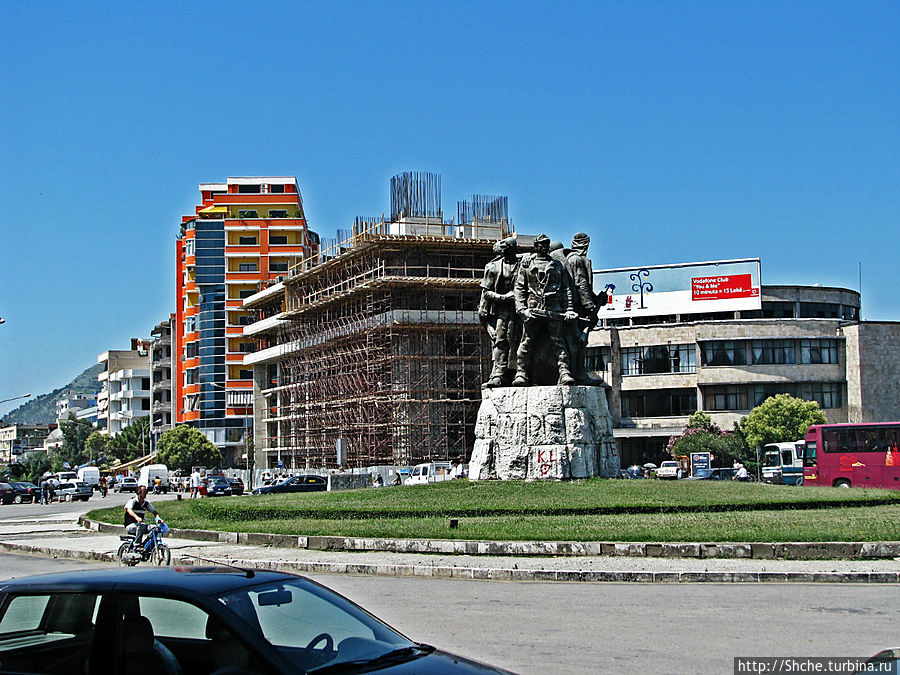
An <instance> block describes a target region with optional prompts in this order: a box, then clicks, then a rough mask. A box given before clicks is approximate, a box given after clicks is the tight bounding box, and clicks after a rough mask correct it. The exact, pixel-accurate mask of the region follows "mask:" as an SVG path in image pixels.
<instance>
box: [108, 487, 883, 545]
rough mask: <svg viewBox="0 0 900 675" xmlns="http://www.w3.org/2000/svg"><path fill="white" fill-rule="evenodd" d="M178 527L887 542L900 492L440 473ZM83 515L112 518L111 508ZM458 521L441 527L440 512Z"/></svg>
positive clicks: (193, 517)
mask: <svg viewBox="0 0 900 675" xmlns="http://www.w3.org/2000/svg"><path fill="white" fill-rule="evenodd" d="M160 510H161V511H162V514H163V516H164V518H165V519H166V521H167V522H168V523H169V525H171V526H173V527H179V528H190V529H208V530H228V531H238V532H271V533H277V534H304V535H337V536H357V537H385V538H387V537H393V538H433V539H484V540H516V541H532V540H534V541H539V540H557V541H732V542H740V541H885V540H897V539H900V491H894V490H861V489H855V488H854V489H851V490H845V489H838V488H806V487H794V486H781V485H762V484H757V483H740V484H738V483H718V482H705V481H677V482H676V481H671V482H665V481H646V480H641V481H628V480H605V479H591V480H585V481H575V482H565V483H560V482H550V481H547V482H531V483H525V482H517V481H505V482H499V481H498V482H469V481H459V480H458V481H449V482H447V483H438V484H434V485H427V486H415V487H385V488H378V489H374V488H368V489H362V490H349V491H342V492H330V493H329V492H320V493H310V494H294V495H272V496H264V497H252V496H244V497H222V498H215V499H201V500H182V501H179V502H165V503H163V504H162V505H161V509H160ZM93 517H96V518H97V519H99V520H103V521H106V522H120V521H121V519H122V514H121V509H102V510H99V511H95V512H93ZM449 517H454V518H458V519H459V527H458V528H456V529H453V530H451V529H449V527H448V519H449Z"/></svg>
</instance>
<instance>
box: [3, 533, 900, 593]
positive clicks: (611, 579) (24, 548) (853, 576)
mask: <svg viewBox="0 0 900 675" xmlns="http://www.w3.org/2000/svg"><path fill="white" fill-rule="evenodd" d="M0 549H2V550H5V551H10V552H18V553H30V554H37V555H45V556H50V557H54V558H71V559H75V560H101V561H108V562H109V561H115V560H116V556H115V554H114V553H100V552H96V551H73V550H69V549H62V548H55V547H50V546H34V545H31V544H15V543H11V542H0ZM221 562H226V563H228V564H231V565H238V566H241V567H255V568H264V569H273V570H289V571H292V572H302V573H306V574H356V575H372V576H374V575H377V576H392V577H429V578H434V579H470V580H484V581H544V582H550V581H553V582H607V583H644V584H654V583H692V584H696V583H714V584H722V583H773V582H776V583H816V584H822V583H835V584H848V583H852V584H863V583H872V584H898V583H900V572H817V573H806V572H647V571H639V572H636V571H620V572H617V571H579V570H520V569H509V568H470V567H450V566H429V565H377V564H368V563H336V562H302V561H267V560H266V561H261V560H241V559H235V558H228V559H225V560H222V561H221ZM172 564H174V565H198V564H201V565H202V564H204V563H203V562H198V561H197V560H196V559H195V558H192V557H188V556H183V555H178V554H177V553H175V552H173V555H172Z"/></svg>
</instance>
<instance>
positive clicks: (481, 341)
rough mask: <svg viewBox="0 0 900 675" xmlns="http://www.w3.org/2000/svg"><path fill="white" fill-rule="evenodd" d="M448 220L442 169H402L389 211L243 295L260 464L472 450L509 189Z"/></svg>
mask: <svg viewBox="0 0 900 675" xmlns="http://www.w3.org/2000/svg"><path fill="white" fill-rule="evenodd" d="M458 213H459V219H458V220H457V221H456V222H451V223H446V222H444V219H443V214H442V213H441V210H440V179H439V177H437V176H435V175H434V174H401V175H400V176H395V177H394V179H393V180H392V182H391V217H390V218H385V217H380V218H359V219H357V220H356V222H355V223H354V225H353V228H352V230H350V231H349V232H346V233H345V234H344V236H343V237H342V238H341V237H339V239H338V240H335V241H333V242H330V245H329V243H328V242H326V243H324V244H323V246H322V249H321V250H320V251H319V252H318V253H317V254H316V255H315V256H313V257H310V258H307V259H305V260H303V261H302V262H301V263H300V264H298V265H297V266H295V267H294V268H292V269H291V272H290V274H289V275H288V276H287V277H286V278H285V279H283V280H282V281H281V282H280V283H278V284H276V285H274V286H272V287H270V288H267V289H264V290H263V291H261V292H260V293H257V294H256V295H255V296H252V297H250V298H248V299H247V300H246V301H245V307H247V308H251V309H253V310H254V311H255V312H256V314H257V321H256V322H255V323H254V324H252V325H251V326H248V327H247V328H246V329H245V335H247V334H250V335H255V336H256V337H257V341H258V349H257V351H256V352H255V353H253V354H249V355H247V356H246V357H245V361H244V363H245V364H249V363H252V364H253V365H254V376H255V380H256V382H255V384H256V386H255V389H254V390H255V392H256V401H257V404H256V425H255V429H256V434H255V443H256V459H257V465H258V466H268V467H278V466H283V467H285V468H286V469H295V470H299V469H303V470H305V469H318V468H332V467H336V466H340V465H343V466H345V467H362V466H371V465H378V464H394V465H410V464H415V463H418V462H422V461H432V460H451V461H452V460H459V461H466V460H467V459H468V457H469V455H470V453H471V448H472V444H473V442H474V426H475V418H476V415H477V411H478V405H479V403H480V401H481V393H480V391H481V381H482V376H483V374H484V373H486V372H487V371H488V370H489V368H490V349H489V344H488V339H487V335H486V332H485V330H484V328H483V327H482V326H481V324H480V323H479V319H478V311H477V310H478V301H479V297H480V283H481V279H482V277H483V271H484V265H485V263H486V262H488V261H489V260H490V259H491V258H492V257H493V255H494V254H493V253H492V245H493V243H494V242H495V241H496V240H497V239H498V238H501V237H505V236H509V230H510V228H509V221H508V217H507V212H506V199H505V198H502V197H500V198H495V197H483V196H476V197H474V198H473V200H472V201H471V202H461V203H460V204H459V212H458Z"/></svg>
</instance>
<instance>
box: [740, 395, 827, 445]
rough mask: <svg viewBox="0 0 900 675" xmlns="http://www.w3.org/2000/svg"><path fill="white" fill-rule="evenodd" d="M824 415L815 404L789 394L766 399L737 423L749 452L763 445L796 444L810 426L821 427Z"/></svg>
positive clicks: (823, 422) (824, 420)
mask: <svg viewBox="0 0 900 675" xmlns="http://www.w3.org/2000/svg"><path fill="white" fill-rule="evenodd" d="M826 421H827V420H826V419H825V413H823V412H822V411H821V410H820V409H819V404H818V403H816V402H815V401H804V400H803V399H802V398H795V397H793V396H791V395H790V394H778V395H776V396H772V397H771V398H767V399H766V400H765V401H763V402H762V403H761V404H760V405H758V406H756V407H755V408H754V409H753V410H751V411H750V414H749V415H747V416H746V417H745V418H744V419H743V420H741V429H742V430H743V432H744V435H745V436H746V438H747V444H748V445H749V446H750V447H751V448H756V447H757V446H759V447H762V446H763V445H766V444H767V443H781V442H783V441H796V440H797V439H799V438H803V437H804V436H806V430H807V429H809V427H810V426H811V425H813V424H825V422H826Z"/></svg>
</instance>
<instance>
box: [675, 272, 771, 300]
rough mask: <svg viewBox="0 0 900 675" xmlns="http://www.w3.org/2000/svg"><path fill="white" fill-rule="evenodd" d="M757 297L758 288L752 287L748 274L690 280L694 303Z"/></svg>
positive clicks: (693, 278)
mask: <svg viewBox="0 0 900 675" xmlns="http://www.w3.org/2000/svg"><path fill="white" fill-rule="evenodd" d="M758 295H759V288H754V287H753V280H752V277H751V275H749V274H731V275H728V276H714V277H692V278H691V300H694V301H697V300H729V299H731V298H753V297H756V296H758Z"/></svg>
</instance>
